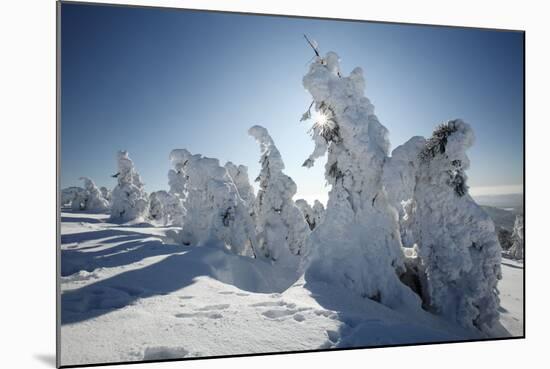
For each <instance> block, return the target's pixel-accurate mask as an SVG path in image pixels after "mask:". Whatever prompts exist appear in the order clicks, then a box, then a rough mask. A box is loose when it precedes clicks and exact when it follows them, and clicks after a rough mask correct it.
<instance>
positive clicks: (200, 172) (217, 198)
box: [170, 149, 256, 255]
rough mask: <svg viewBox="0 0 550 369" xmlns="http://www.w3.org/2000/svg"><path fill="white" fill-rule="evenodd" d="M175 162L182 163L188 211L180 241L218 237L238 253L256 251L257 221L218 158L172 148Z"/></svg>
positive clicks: (179, 235)
mask: <svg viewBox="0 0 550 369" xmlns="http://www.w3.org/2000/svg"><path fill="white" fill-rule="evenodd" d="M170 158H171V160H172V162H173V163H182V165H181V167H180V168H179V171H181V178H185V186H184V191H185V193H186V197H185V200H184V204H183V205H184V207H185V209H186V213H185V216H184V219H183V226H182V229H181V231H180V232H179V234H178V241H180V242H182V243H184V244H193V245H204V244H206V243H207V242H208V241H213V240H219V241H222V242H223V244H225V246H226V247H227V248H229V249H230V250H232V251H233V252H234V253H236V254H239V255H251V254H254V249H255V244H256V234H255V231H254V223H253V220H252V217H251V216H250V214H249V212H248V208H247V205H246V203H245V202H244V200H243V199H242V198H241V197H240V196H239V193H238V190H237V187H236V186H235V184H234V183H233V180H232V179H231V177H230V176H229V174H228V173H227V170H226V169H225V168H224V167H222V166H220V163H219V161H218V159H213V158H207V157H203V156H202V155H200V154H197V155H192V154H191V153H190V152H189V151H187V150H185V149H176V150H172V152H171V153H170Z"/></svg>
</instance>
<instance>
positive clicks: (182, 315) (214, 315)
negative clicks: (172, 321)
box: [174, 312, 223, 319]
mask: <svg viewBox="0 0 550 369" xmlns="http://www.w3.org/2000/svg"><path fill="white" fill-rule="evenodd" d="M174 316H175V317H176V318H209V319H220V318H223V315H221V314H220V313H206V312H204V313H202V312H201V313H179V314H176V315H174Z"/></svg>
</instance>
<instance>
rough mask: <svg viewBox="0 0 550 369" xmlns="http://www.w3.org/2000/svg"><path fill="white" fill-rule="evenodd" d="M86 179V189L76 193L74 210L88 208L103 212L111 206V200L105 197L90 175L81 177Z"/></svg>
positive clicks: (72, 204)
mask: <svg viewBox="0 0 550 369" xmlns="http://www.w3.org/2000/svg"><path fill="white" fill-rule="evenodd" d="M80 180H82V181H84V190H83V191H78V192H77V193H75V196H74V198H73V200H72V203H71V208H72V209H73V210H88V211H93V212H103V211H106V210H107V209H108V208H109V202H108V201H107V200H106V199H105V198H104V197H103V195H102V194H101V192H100V191H99V189H98V188H97V186H96V185H95V183H94V181H92V180H91V179H90V178H88V177H80Z"/></svg>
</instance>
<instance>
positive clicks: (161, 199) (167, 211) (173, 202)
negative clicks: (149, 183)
mask: <svg viewBox="0 0 550 369" xmlns="http://www.w3.org/2000/svg"><path fill="white" fill-rule="evenodd" d="M183 215H184V213H183V205H182V203H181V201H180V199H179V197H177V196H176V195H174V194H171V193H169V192H166V191H164V190H161V191H155V192H153V193H151V195H150V196H149V218H150V219H152V220H156V221H157V222H160V223H162V224H165V225H168V224H170V225H181V224H182V222H183Z"/></svg>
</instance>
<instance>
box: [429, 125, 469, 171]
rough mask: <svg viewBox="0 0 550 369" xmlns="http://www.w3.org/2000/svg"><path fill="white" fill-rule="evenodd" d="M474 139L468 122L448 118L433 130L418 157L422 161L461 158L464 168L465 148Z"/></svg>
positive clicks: (466, 164) (467, 161)
mask: <svg viewBox="0 0 550 369" xmlns="http://www.w3.org/2000/svg"><path fill="white" fill-rule="evenodd" d="M474 141H475V136H474V131H473V130H472V127H470V125H469V124H468V123H466V122H464V121H462V120H460V119H455V120H450V121H448V122H445V123H443V124H441V125H439V126H438V127H437V128H436V129H435V130H434V132H433V134H432V137H430V138H429V139H428V140H427V142H426V146H425V147H424V149H423V150H422V151H421V152H420V157H421V159H423V160H424V161H431V160H432V159H433V158H438V157H439V158H445V159H448V160H449V161H454V160H461V161H462V167H463V168H464V169H466V168H467V166H468V165H469V160H468V158H467V156H466V150H467V149H469V148H470V147H472V145H473V144H474ZM443 154H445V155H443Z"/></svg>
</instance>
